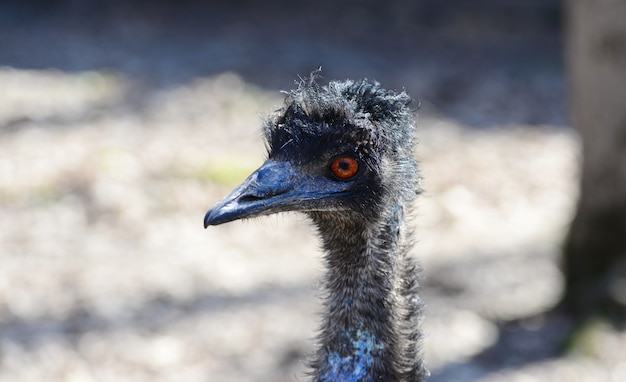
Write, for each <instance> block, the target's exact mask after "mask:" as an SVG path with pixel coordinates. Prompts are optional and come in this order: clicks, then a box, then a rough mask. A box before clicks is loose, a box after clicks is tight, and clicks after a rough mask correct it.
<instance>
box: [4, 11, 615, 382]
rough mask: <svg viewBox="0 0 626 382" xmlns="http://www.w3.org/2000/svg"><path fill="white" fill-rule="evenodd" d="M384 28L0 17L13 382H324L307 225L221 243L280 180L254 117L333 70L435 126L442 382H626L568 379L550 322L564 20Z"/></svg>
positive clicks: (315, 261)
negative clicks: (262, 188) (316, 359)
mask: <svg viewBox="0 0 626 382" xmlns="http://www.w3.org/2000/svg"><path fill="white" fill-rule="evenodd" d="M377 3H378V2H364V3H363V4H364V5H363V6H356V5H354V4H353V5H343V6H336V5H332V4H331V3H328V4H327V3H326V2H319V3H317V4H316V6H310V5H309V6H304V8H300V6H299V5H297V4H293V3H291V2H276V3H271V4H268V5H266V6H265V7H264V8H255V7H254V6H253V4H252V3H250V4H247V3H246V2H243V1H240V2H238V3H235V5H231V6H212V5H210V4H208V5H205V6H200V7H196V8H194V7H192V5H193V2H188V1H182V2H179V3H178V4H173V3H167V2H155V3H150V2H145V1H137V2H133V3H130V2H121V1H119V2H118V1H111V2H109V3H103V4H105V5H103V4H99V3H98V2H79V1H75V2H71V1H68V2H61V1H57V2H43V1H42V2H31V3H26V4H21V5H20V4H19V3H16V4H14V5H12V6H5V7H0V381H2V382H4V381H7V382H8V381H11V382H13V381H71V382H74V381H301V380H305V379H306V374H305V372H306V356H307V354H310V353H311V352H312V350H313V349H314V341H313V338H314V336H315V330H316V327H317V323H318V322H319V318H318V313H319V311H320V309H321V308H320V306H319V303H318V300H317V290H318V286H319V280H320V276H321V274H322V272H323V269H322V261H321V256H320V253H319V250H318V243H317V241H316V238H315V236H314V234H313V230H312V229H311V227H310V226H309V224H308V222H307V221H306V220H305V219H304V218H303V217H302V216H299V215H279V216H272V217H268V218H263V219H260V220H254V221H245V222H233V223H230V224H227V225H224V226H218V227H211V228H210V229H208V230H204V229H202V222H201V221H202V217H203V215H204V212H205V211H206V209H207V208H208V207H210V206H211V205H212V203H214V202H215V201H216V200H218V199H219V198H220V197H222V196H223V195H225V194H226V193H227V192H228V191H229V190H230V188H232V187H233V186H234V185H236V184H237V183H238V182H239V181H240V180H242V179H243V178H244V177H245V176H246V175H247V173H249V172H250V171H251V170H253V169H254V168H255V166H257V165H259V164H260V163H261V162H262V160H263V155H264V153H263V151H264V149H263V144H262V143H261V141H260V132H259V126H260V118H259V115H262V114H263V113H266V112H269V111H271V110H274V109H275V108H276V107H277V106H278V105H280V103H281V97H282V96H281V94H280V93H279V90H280V89H289V88H291V87H292V86H293V80H294V79H296V78H297V76H298V75H303V76H306V75H307V74H308V73H309V72H310V71H311V70H313V69H315V68H316V67H317V66H319V65H322V66H323V67H324V71H323V75H324V76H325V77H326V78H339V79H342V78H346V77H352V78H355V77H356V78H358V77H369V78H375V79H378V80H379V81H381V82H382V83H383V84H384V85H385V86H386V87H390V88H393V89H397V90H402V89H406V90H407V91H408V92H409V93H410V94H411V95H413V96H414V97H415V98H418V99H420V100H421V102H422V105H423V107H422V111H421V113H420V117H419V119H418V125H419V129H418V130H419V141H420V144H419V147H418V153H419V154H418V155H419V159H420V161H421V163H422V168H423V174H424V178H425V181H424V188H425V193H424V195H423V196H422V197H421V198H420V201H419V208H418V211H419V216H418V218H417V225H418V230H417V232H418V245H417V246H416V248H415V250H414V255H415V257H416V258H417V259H419V261H420V262H421V264H422V266H423V268H424V271H423V290H422V292H423V296H424V300H425V301H426V304H427V309H426V320H425V324H424V330H425V332H426V335H427V337H426V341H425V344H424V354H425V357H426V359H427V361H428V364H429V367H430V369H431V371H432V373H433V377H432V378H431V380H432V381H490V382H491V381H520V382H521V381H524V382H526V381H594V382H597V381H623V380H626V362H625V361H624V354H626V338H625V335H624V334H623V333H622V334H620V333H615V332H614V331H613V330H612V329H611V328H608V327H604V326H603V325H602V324H598V325H596V326H595V327H593V326H592V329H591V330H590V332H589V333H583V335H582V337H583V339H584V340H583V341H579V342H580V343H582V344H583V345H581V346H579V347H578V348H577V349H575V350H574V351H573V352H571V353H569V354H568V355H567V356H557V355H558V350H559V349H560V348H561V347H562V346H563V343H564V341H565V338H564V333H566V332H567V330H568V328H569V325H570V324H569V323H568V322H567V320H565V319H564V318H560V317H555V316H547V317H544V318H542V317H541V316H537V314H538V313H540V312H542V311H544V310H546V309H549V308H550V307H551V306H552V305H553V304H554V303H555V302H556V301H557V300H558V297H559V294H560V292H561V278H560V274H559V271H558V256H559V249H560V245H561V241H562V239H563V236H564V234H565V232H566V229H567V224H568V222H569V219H570V218H571V216H572V213H573V208H574V205H575V199H576V192H577V191H576V189H577V187H576V182H577V176H578V174H577V165H578V160H579V142H578V140H577V137H576V135H575V133H574V132H573V131H572V130H571V129H569V128H568V127H567V123H566V118H565V101H564V98H565V86H564V75H563V65H562V62H561V59H560V38H559V33H558V32H559V31H558V27H556V26H554V23H555V21H554V20H553V19H552V18H551V17H553V16H554V14H553V13H554V8H551V6H552V7H556V5H555V4H554V2H548V3H550V4H551V5H548V6H546V5H545V3H543V2H538V1H534V2H515V1H511V2H509V3H507V4H509V5H497V4H498V3H497V2H496V3H494V4H495V5H494V4H492V5H493V7H492V8H489V7H487V8H486V9H490V11H489V12H487V13H485V14H483V13H472V8H467V9H465V8H463V7H464V5H463V4H464V3H462V2H458V4H457V3H456V2H453V3H454V4H453V5H455V6H458V7H461V10H460V11H459V12H457V13H454V12H452V13H445V12H444V11H445V9H443V10H442V9H441V7H440V6H439V7H438V6H437V5H436V3H435V2H424V3H423V4H426V5H422V6H421V7H417V6H416V7H414V8H410V7H409V8H406V7H407V5H406V4H403V3H401V2H399V3H398V4H399V5H397V6H396V5H394V4H395V3H393V2H392V3H389V4H391V5H388V8H384V7H383V8H381V9H378V8H376V7H381V5H380V4H378V5H377ZM431 3H432V4H431ZM483 3H485V4H489V1H483V2H481V4H483ZM106 4H108V5H106ZM429 4H430V5H429ZM528 4H530V5H528ZM542 4H543V5H542ZM483 5H484V4H483ZM281 7H284V8H281ZM367 7H373V8H374V9H369V8H367ZM465 7H467V5H465ZM385 9H386V10H387V12H388V14H384V15H382V16H381V13H380V11H382V10H385ZM359 10H360V12H361V13H359ZM466 11H467V12H466ZM411 12H413V13H411ZM420 12H421V13H420ZM429 12H430V13H429ZM464 12H465V13H464ZM524 12H526V13H524ZM534 12H538V13H537V14H538V15H539V16H541V17H544V18H545V20H544V18H541V17H539V16H537V15H535V13H534ZM542 12H543V13H542ZM294 14H298V15H300V16H299V17H296V18H294V17H288V16H293V15H294ZM372 14H374V15H376V16H379V17H381V18H382V19H383V20H386V22H387V23H386V24H383V23H382V22H380V23H379V24H377V22H376V20H378V18H374V19H372V16H371V15H372ZM328 15H332V16H333V17H332V18H329V17H330V16H328ZM407 15H417V16H415V17H416V18H415V19H416V20H418V22H416V23H414V24H411V23H407V18H408V16H407ZM320 19H325V20H326V22H325V23H322V22H320V21H319V20H320ZM329 20H331V21H329ZM528 20H531V21H528ZM537 20H539V21H537ZM542 20H543V21H542ZM437 23H439V24H437ZM527 317H533V318H531V319H524V318H527ZM520 319H521V320H520ZM516 320H520V321H516Z"/></svg>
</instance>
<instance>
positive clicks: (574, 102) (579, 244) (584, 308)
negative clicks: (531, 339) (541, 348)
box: [561, 0, 626, 319]
mask: <svg viewBox="0 0 626 382" xmlns="http://www.w3.org/2000/svg"><path fill="white" fill-rule="evenodd" d="M565 4H566V12H567V23H568V24H567V26H568V29H567V34H566V38H567V45H566V62H567V65H568V68H567V69H568V80H569V91H570V94H569V96H570V99H569V106H570V114H571V118H572V123H573V125H574V126H575V128H576V129H577V130H578V132H579V133H580V136H581V138H582V145H583V163H582V181H581V184H580V191H581V195H580V200H579V203H578V210H577V214H576V216H575V218H574V220H573V222H572V225H571V228H570V232H569V235H568V237H567V241H566V245H565V248H564V274H565V280H566V291H565V295H564V297H563V300H562V302H561V306H562V307H563V308H565V309H566V310H567V311H568V312H569V313H571V314H573V315H574V316H576V317H579V318H584V317H587V316H588V315H598V314H599V315H608V316H610V317H612V318H621V319H624V317H625V316H626V315H625V313H626V0H567V1H566V3H565Z"/></svg>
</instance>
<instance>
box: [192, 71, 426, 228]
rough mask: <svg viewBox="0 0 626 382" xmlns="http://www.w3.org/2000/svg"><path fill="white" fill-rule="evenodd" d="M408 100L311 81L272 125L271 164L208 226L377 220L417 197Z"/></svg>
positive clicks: (213, 214) (210, 217) (366, 87)
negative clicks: (275, 219)
mask: <svg viewBox="0 0 626 382" xmlns="http://www.w3.org/2000/svg"><path fill="white" fill-rule="evenodd" d="M410 101H411V99H410V97H409V96H408V95H406V93H404V92H402V93H400V94H396V93H394V92H391V91H387V90H384V89H382V88H381V87H380V85H379V84H378V83H376V82H369V81H360V82H353V81H345V82H330V83H329V84H328V85H327V86H324V87H322V86H320V85H318V84H317V83H315V81H314V79H313V78H312V79H311V80H310V81H309V82H308V83H301V84H300V86H299V87H298V88H297V89H296V90H294V91H292V92H290V93H288V95H287V97H286V100H285V104H284V106H283V107H282V108H281V109H280V110H278V111H277V112H276V113H274V115H272V116H270V117H269V118H267V119H266V121H265V125H264V135H265V140H266V146H267V149H268V159H267V160H266V161H265V163H264V164H263V165H262V166H261V167H260V168H258V169H257V170H256V171H255V172H253V173H252V174H251V175H250V176H249V177H248V178H247V179H246V180H245V181H244V182H243V183H242V184H241V185H240V186H238V187H237V188H235V190H233V191H232V192H231V193H230V194H229V195H228V196H226V197H225V198H224V199H222V200H221V201H219V202H218V203H217V204H216V205H215V206H213V208H211V209H210V210H209V211H208V212H207V213H206V216H205V218H204V226H205V227H207V226H209V225H217V224H222V223H226V222H229V221H232V220H237V219H242V218H251V217H256V216H261V215H269V214H273V213H277V212H283V211H302V212H307V213H311V214H316V215H319V214H324V213H334V212H337V211H340V212H342V213H344V214H345V213H349V215H351V216H356V217H358V218H359V219H364V220H366V221H374V220H376V219H378V218H379V217H380V215H381V213H382V211H383V209H384V208H386V207H388V206H390V205H391V204H393V203H398V202H402V201H404V200H411V199H412V198H413V197H414V196H415V193H416V191H417V179H418V175H417V164H416V162H415V160H414V158H413V135H414V126H413V123H412V113H411V111H410V109H409V108H408V104H409V102H410Z"/></svg>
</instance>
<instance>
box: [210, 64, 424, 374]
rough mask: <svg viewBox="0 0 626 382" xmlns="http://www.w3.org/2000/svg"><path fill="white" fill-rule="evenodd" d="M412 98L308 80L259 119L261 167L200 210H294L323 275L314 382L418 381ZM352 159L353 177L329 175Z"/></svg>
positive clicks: (245, 213)
mask: <svg viewBox="0 0 626 382" xmlns="http://www.w3.org/2000/svg"><path fill="white" fill-rule="evenodd" d="M410 101H411V99H410V97H409V96H408V95H407V94H406V93H404V92H402V93H394V92H392V91H388V90H385V89H383V88H381V87H380V85H379V84H378V83H377V82H371V81H367V80H364V81H358V82H354V81H344V82H330V83H328V85H326V86H321V85H319V84H318V83H317V82H316V79H315V78H314V77H313V76H312V78H311V79H310V80H309V81H306V82H302V83H300V84H299V86H298V88H297V89H296V90H294V91H292V92H290V93H288V95H287V97H286V100H285V104H284V106H283V107H282V108H281V109H280V110H278V111H276V112H275V113H274V114H273V115H272V116H270V117H268V118H267V119H266V120H265V124H264V134H265V138H266V144H267V149H268V160H267V161H266V163H265V164H264V165H263V166H262V167H261V168H260V169H259V170H257V171H256V172H255V173H254V174H252V175H251V176H250V177H249V178H248V180H246V181H245V182H244V184H242V186H240V187H238V188H237V189H236V190H235V191H233V193H231V194H230V195H229V196H227V197H226V198H225V199H223V200H222V201H220V202H219V203H218V204H217V205H216V206H215V207H213V208H212V209H211V210H209V212H208V213H207V215H206V217H205V226H206V225H212V224H221V223H223V222H226V221H231V220H234V219H239V218H246V217H253V216H259V215H266V214H270V213H275V212H280V211H302V212H304V213H306V214H307V215H308V216H309V217H310V218H311V219H312V221H313V222H314V223H315V225H316V227H317V229H318V231H319V234H320V236H321V239H322V244H323V248H324V251H325V260H326V265H327V269H328V272H327V274H326V276H325V279H324V288H325V291H326V293H325V298H324V304H325V307H326V312H325V315H324V318H323V322H322V327H321V330H320V334H319V342H320V346H319V350H318V351H317V353H316V354H315V355H314V357H313V359H312V360H311V367H312V371H311V375H312V377H313V379H314V380H315V381H347V382H357V381H410V382H415V381H423V380H425V379H426V377H427V374H428V372H427V371H426V369H425V367H424V365H423V363H422V357H421V354H420V341H421V332H420V330H419V327H420V317H421V313H422V308H421V307H422V305H421V302H420V299H419V297H418V294H417V289H418V281H417V278H418V269H417V266H416V264H415V263H414V261H413V260H412V258H410V256H409V255H408V252H409V250H410V248H411V247H412V240H411V237H412V231H411V228H410V226H409V225H408V224H407V217H408V216H410V215H411V212H412V206H413V202H414V199H415V197H416V195H417V194H418V193H419V191H420V189H419V174H418V165H417V162H416V161H415V159H414V134H415V126H414V122H413V113H412V112H411V110H410V109H409V106H408V105H409V103H410ZM346 156H347V157H351V158H354V159H356V160H357V163H358V164H359V170H358V172H357V173H356V174H355V175H354V176H352V177H349V178H348V179H340V178H338V177H337V176H335V175H334V174H333V173H332V171H331V167H330V163H331V162H332V161H333V159H335V158H337V157H346Z"/></svg>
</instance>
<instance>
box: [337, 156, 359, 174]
mask: <svg viewBox="0 0 626 382" xmlns="http://www.w3.org/2000/svg"><path fill="white" fill-rule="evenodd" d="M330 171H332V173H333V175H335V176H336V177H337V178H340V179H348V178H351V177H353V176H354V175H356V173H357V171H359V163H358V162H357V161H356V159H354V158H351V157H339V158H336V159H334V160H333V161H332V162H331V163H330Z"/></svg>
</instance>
